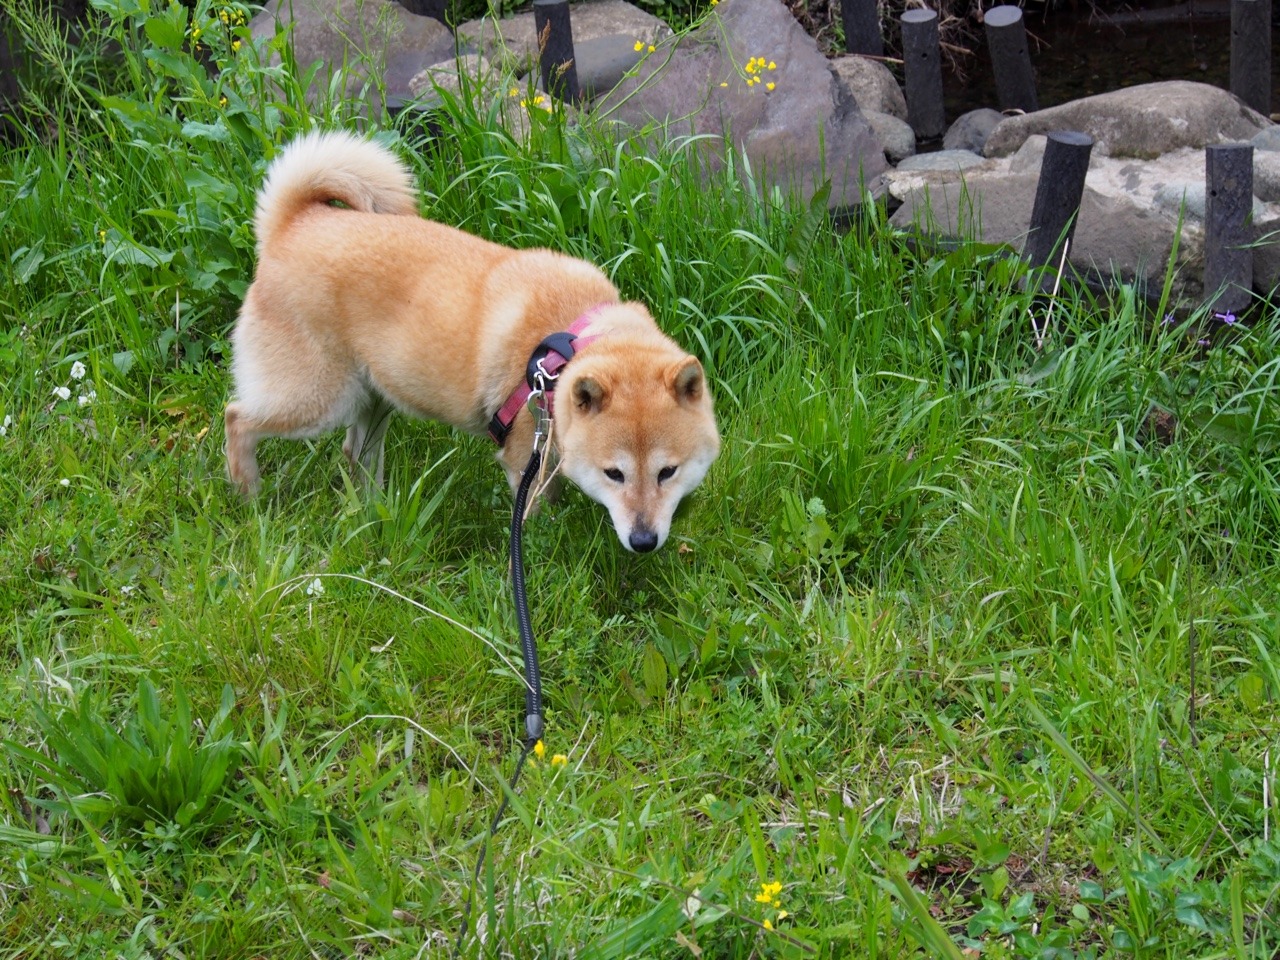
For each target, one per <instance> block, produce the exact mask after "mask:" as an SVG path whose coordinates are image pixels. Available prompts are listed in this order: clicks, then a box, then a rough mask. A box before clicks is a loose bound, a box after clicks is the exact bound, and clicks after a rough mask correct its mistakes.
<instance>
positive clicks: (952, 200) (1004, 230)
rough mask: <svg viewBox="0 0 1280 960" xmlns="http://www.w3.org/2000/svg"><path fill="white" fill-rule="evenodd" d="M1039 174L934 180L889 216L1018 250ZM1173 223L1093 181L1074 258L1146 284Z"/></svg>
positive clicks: (1160, 271)
mask: <svg viewBox="0 0 1280 960" xmlns="http://www.w3.org/2000/svg"><path fill="white" fill-rule="evenodd" d="M1037 180H1038V178H1037V177H1032V176H1019V175H998V174H984V175H978V176H974V177H968V178H966V179H965V180H964V181H963V182H961V181H959V180H952V181H950V182H943V183H939V182H934V183H930V184H927V185H921V186H919V187H918V188H916V189H914V190H912V191H910V192H909V193H908V194H907V196H906V198H905V200H904V202H903V205H902V206H901V207H899V208H898V210H897V211H896V212H895V213H894V214H893V217H892V218H891V220H890V222H891V223H893V224H894V225H895V226H898V227H901V228H903V229H909V228H917V227H918V228H923V229H926V230H927V231H928V232H930V233H934V234H941V235H943V236H949V237H976V238H978V239H981V240H982V241H984V242H987V243H1000V244H1009V245H1011V246H1013V247H1014V248H1016V249H1017V250H1019V251H1021V249H1022V245H1023V243H1024V241H1025V240H1026V235H1027V230H1028V227H1029V225H1030V223H1031V208H1032V205H1033V204H1034V202H1035V195H1036V183H1037ZM1173 234H1174V230H1173V227H1172V225H1171V224H1170V223H1169V222H1168V221H1167V220H1166V219H1165V218H1163V217H1161V216H1159V215H1157V214H1155V213H1153V212H1151V211H1150V210H1147V209H1144V208H1142V207H1140V206H1138V205H1137V204H1134V203H1132V202H1130V201H1128V200H1126V199H1124V198H1123V197H1112V196H1106V195H1104V194H1100V193H1098V192H1097V191H1095V190H1091V189H1089V188H1088V187H1086V188H1085V191H1084V198H1083V199H1082V201H1081V205H1080V218H1079V221H1078V222H1077V224H1076V232H1075V240H1074V242H1073V244H1072V246H1071V251H1070V254H1069V259H1070V261H1071V263H1072V265H1073V266H1075V267H1076V268H1077V269H1078V270H1081V271H1084V272H1092V273H1096V274H1101V275H1105V276H1117V277H1120V278H1121V279H1123V280H1128V281H1134V280H1137V281H1142V282H1145V283H1147V284H1149V285H1155V284H1158V283H1159V282H1160V279H1161V278H1162V277H1163V276H1164V270H1165V266H1166V264H1167V263H1168V262H1169V256H1170V252H1171V250H1172V247H1173Z"/></svg>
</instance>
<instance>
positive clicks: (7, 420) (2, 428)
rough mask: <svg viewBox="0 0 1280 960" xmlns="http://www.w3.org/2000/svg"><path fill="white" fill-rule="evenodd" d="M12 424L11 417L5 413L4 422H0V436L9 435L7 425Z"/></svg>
mask: <svg viewBox="0 0 1280 960" xmlns="http://www.w3.org/2000/svg"><path fill="white" fill-rule="evenodd" d="M12 424H13V417H11V416H9V415H8V414H7V413H6V414H5V415H4V422H3V423H0V437H5V436H8V435H9V427H10V426H11V425H12Z"/></svg>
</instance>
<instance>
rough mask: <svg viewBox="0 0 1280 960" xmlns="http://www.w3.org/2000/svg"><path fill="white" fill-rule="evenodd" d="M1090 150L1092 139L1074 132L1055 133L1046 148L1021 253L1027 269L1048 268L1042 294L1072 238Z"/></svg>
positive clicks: (1044, 276)
mask: <svg viewBox="0 0 1280 960" xmlns="http://www.w3.org/2000/svg"><path fill="white" fill-rule="evenodd" d="M1092 150H1093V137H1091V136H1089V135H1088V134H1087V133H1079V132H1077V131H1075V130H1055V131H1054V132H1053V133H1051V134H1049V138H1048V143H1046V144H1045V150H1044V160H1043V161H1042V162H1041V164H1040V180H1039V181H1038V182H1037V183H1036V200H1035V204H1034V205H1033V206H1032V208H1031V229H1030V231H1029V232H1028V234H1027V244H1026V247H1025V248H1024V249H1023V259H1024V260H1026V262H1027V264H1028V265H1030V266H1031V267H1033V268H1035V267H1047V268H1049V269H1048V270H1047V271H1046V272H1045V274H1044V275H1043V276H1042V279H1041V281H1040V287H1041V289H1042V290H1043V289H1048V288H1050V287H1052V286H1053V277H1054V275H1055V274H1056V273H1057V269H1058V264H1059V262H1060V261H1061V259H1062V252H1063V249H1064V244H1067V245H1069V244H1070V243H1071V238H1072V237H1073V236H1074V235H1075V229H1076V218H1077V215H1078V214H1079V213H1080V199H1081V197H1083V196H1084V178H1085V174H1086V173H1088V172H1089V154H1090V152H1091V151H1092Z"/></svg>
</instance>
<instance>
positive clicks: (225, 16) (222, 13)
mask: <svg viewBox="0 0 1280 960" xmlns="http://www.w3.org/2000/svg"><path fill="white" fill-rule="evenodd" d="M218 19H219V20H221V21H222V22H223V23H227V24H229V23H231V17H230V16H229V15H228V14H227V11H225V10H220V11H219V12H218Z"/></svg>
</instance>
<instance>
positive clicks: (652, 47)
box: [649, 43, 658, 53]
mask: <svg viewBox="0 0 1280 960" xmlns="http://www.w3.org/2000/svg"><path fill="white" fill-rule="evenodd" d="M657 49H658V48H657V47H655V46H654V45H653V44H652V43H651V44H649V52H650V53H653V51H655V50H657Z"/></svg>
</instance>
